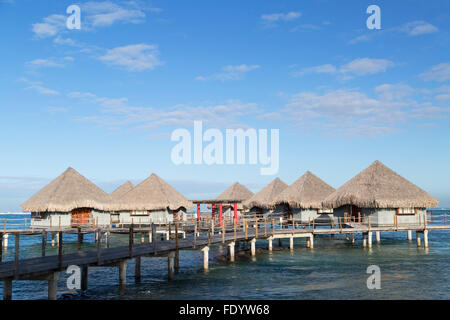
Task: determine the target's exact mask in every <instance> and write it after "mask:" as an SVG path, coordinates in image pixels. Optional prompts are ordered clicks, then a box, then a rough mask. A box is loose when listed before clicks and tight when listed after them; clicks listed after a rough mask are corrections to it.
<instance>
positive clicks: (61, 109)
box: [44, 106, 69, 114]
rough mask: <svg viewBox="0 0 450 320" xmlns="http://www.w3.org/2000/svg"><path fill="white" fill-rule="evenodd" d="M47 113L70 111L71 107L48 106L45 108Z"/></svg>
mask: <svg viewBox="0 0 450 320" xmlns="http://www.w3.org/2000/svg"><path fill="white" fill-rule="evenodd" d="M44 110H45V111H46V112H47V113H50V114H57V113H65V112H68V111H69V109H68V108H64V107H51V106H50V107H46V108H45V109H44Z"/></svg>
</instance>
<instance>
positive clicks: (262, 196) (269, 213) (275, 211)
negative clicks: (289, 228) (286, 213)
mask: <svg viewBox="0 0 450 320" xmlns="http://www.w3.org/2000/svg"><path fill="white" fill-rule="evenodd" d="M287 187H288V185H287V184H286V183H284V182H283V181H282V180H281V179H280V178H275V179H274V180H273V181H272V182H271V183H269V184H268V185H267V186H265V187H264V188H263V189H261V191H259V192H258V193H256V194H255V195H253V196H252V197H251V198H250V199H248V200H246V201H244V203H243V206H244V208H245V209H247V210H249V212H248V214H249V215H251V216H253V215H254V214H257V215H260V216H263V217H264V218H268V219H271V218H272V217H279V216H280V215H281V214H282V213H283V211H282V210H280V208H281V207H280V206H278V207H277V206H275V205H274V203H273V202H274V201H275V198H276V197H277V196H278V195H279V194H280V193H281V192H282V191H283V190H284V189H286V188H287Z"/></svg>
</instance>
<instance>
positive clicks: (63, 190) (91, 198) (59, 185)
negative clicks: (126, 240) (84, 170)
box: [22, 168, 110, 212]
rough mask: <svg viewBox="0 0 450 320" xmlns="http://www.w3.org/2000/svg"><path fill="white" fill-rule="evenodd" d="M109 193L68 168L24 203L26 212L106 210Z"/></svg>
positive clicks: (23, 208)
mask: <svg viewBox="0 0 450 320" xmlns="http://www.w3.org/2000/svg"><path fill="white" fill-rule="evenodd" d="M109 201H110V197H109V195H107V194H106V193H105V192H104V191H103V190H101V189H100V188H99V187H97V186H96V185H95V184H93V183H92V182H91V181H89V180H88V179H86V178H85V177H83V176H82V175H81V174H79V173H78V172H77V171H76V170H74V169H72V168H68V169H67V170H66V171H64V173H63V174H61V175H60V176H59V177H57V178H56V179H55V180H53V181H52V182H50V183H49V184H48V185H47V186H45V187H44V188H43V189H41V190H40V191H39V192H38V193H36V194H35V195H34V196H32V197H31V198H30V199H29V200H28V201H26V202H25V203H24V204H22V210H23V211H25V212H70V211H72V210H73V209H76V208H92V209H97V210H105V207H106V206H107V205H108V203H109Z"/></svg>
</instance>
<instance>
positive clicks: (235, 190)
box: [208, 182, 253, 218]
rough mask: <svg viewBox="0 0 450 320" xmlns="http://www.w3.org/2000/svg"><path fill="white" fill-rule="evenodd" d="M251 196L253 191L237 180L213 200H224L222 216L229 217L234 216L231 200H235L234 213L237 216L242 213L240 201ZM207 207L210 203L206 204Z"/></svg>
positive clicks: (242, 208)
mask: <svg viewBox="0 0 450 320" xmlns="http://www.w3.org/2000/svg"><path fill="white" fill-rule="evenodd" d="M252 196H253V192H251V191H250V190H248V189H247V188H246V187H244V186H243V185H242V184H240V183H239V182H235V183H234V184H233V185H232V186H230V187H229V188H228V189H226V190H225V191H224V192H222V193H221V194H220V195H219V196H217V198H215V199H214V200H217V201H218V202H220V201H224V204H223V216H224V217H227V218H229V217H233V216H234V207H233V206H234V204H233V201H237V203H236V205H237V208H236V213H237V215H238V216H239V215H241V214H242V211H243V210H244V207H243V205H242V202H244V201H245V200H247V199H249V198H251V197H252ZM208 208H211V205H208Z"/></svg>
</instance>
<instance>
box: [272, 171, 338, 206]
mask: <svg viewBox="0 0 450 320" xmlns="http://www.w3.org/2000/svg"><path fill="white" fill-rule="evenodd" d="M334 190H335V189H334V188H333V187H331V186H329V185H328V184H327V183H326V182H324V181H323V180H321V179H320V178H318V177H317V176H315V175H314V174H312V173H311V172H309V171H306V173H305V174H304V175H303V176H301V177H300V178H299V179H298V180H297V181H295V182H294V183H293V184H291V185H290V186H289V187H287V188H286V189H284V190H283V191H282V192H281V193H280V194H279V195H278V196H277V197H276V198H275V200H274V201H273V203H272V205H273V206H275V205H279V204H289V206H290V207H291V208H303V209H310V208H314V209H321V208H322V201H323V199H325V198H326V197H327V196H328V195H330V194H331V193H332V192H333V191H334Z"/></svg>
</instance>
